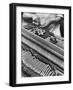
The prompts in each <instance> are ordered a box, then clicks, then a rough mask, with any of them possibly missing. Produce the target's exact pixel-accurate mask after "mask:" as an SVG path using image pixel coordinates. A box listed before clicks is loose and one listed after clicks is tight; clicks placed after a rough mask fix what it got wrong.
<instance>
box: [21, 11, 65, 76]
mask: <svg viewBox="0 0 73 90" xmlns="http://www.w3.org/2000/svg"><path fill="white" fill-rule="evenodd" d="M25 34H26V37H27V38H28V39H27V40H28V42H25ZM31 35H32V36H31ZM29 39H30V40H29ZM30 41H31V42H30ZM39 41H40V43H39ZM26 43H27V44H26ZM41 49H42V50H41ZM45 52H46V55H45ZM63 57H64V15H63V14H57V13H56V14H52V13H46V14H44V13H33V12H31V13H30V12H22V13H21V62H22V63H21V64H22V65H21V68H22V69H21V70H22V77H36V76H60V75H63V74H64V58H63Z"/></svg>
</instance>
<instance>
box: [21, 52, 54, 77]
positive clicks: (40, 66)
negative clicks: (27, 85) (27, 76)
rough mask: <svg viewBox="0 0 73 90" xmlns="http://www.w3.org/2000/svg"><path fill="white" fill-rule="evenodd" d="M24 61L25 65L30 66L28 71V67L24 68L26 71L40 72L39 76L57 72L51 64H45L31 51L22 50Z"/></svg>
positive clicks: (51, 74)
mask: <svg viewBox="0 0 73 90" xmlns="http://www.w3.org/2000/svg"><path fill="white" fill-rule="evenodd" d="M21 55H22V63H23V64H24V66H26V67H28V68H29V70H31V71H28V70H27V69H26V68H24V70H25V71H27V72H31V73H32V74H33V71H34V72H35V73H37V74H38V76H39V75H40V76H55V75H56V72H55V70H54V69H53V68H52V67H51V66H50V65H49V64H45V63H43V62H41V61H39V59H36V57H35V56H32V54H31V52H29V51H22V54H21Z"/></svg>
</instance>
